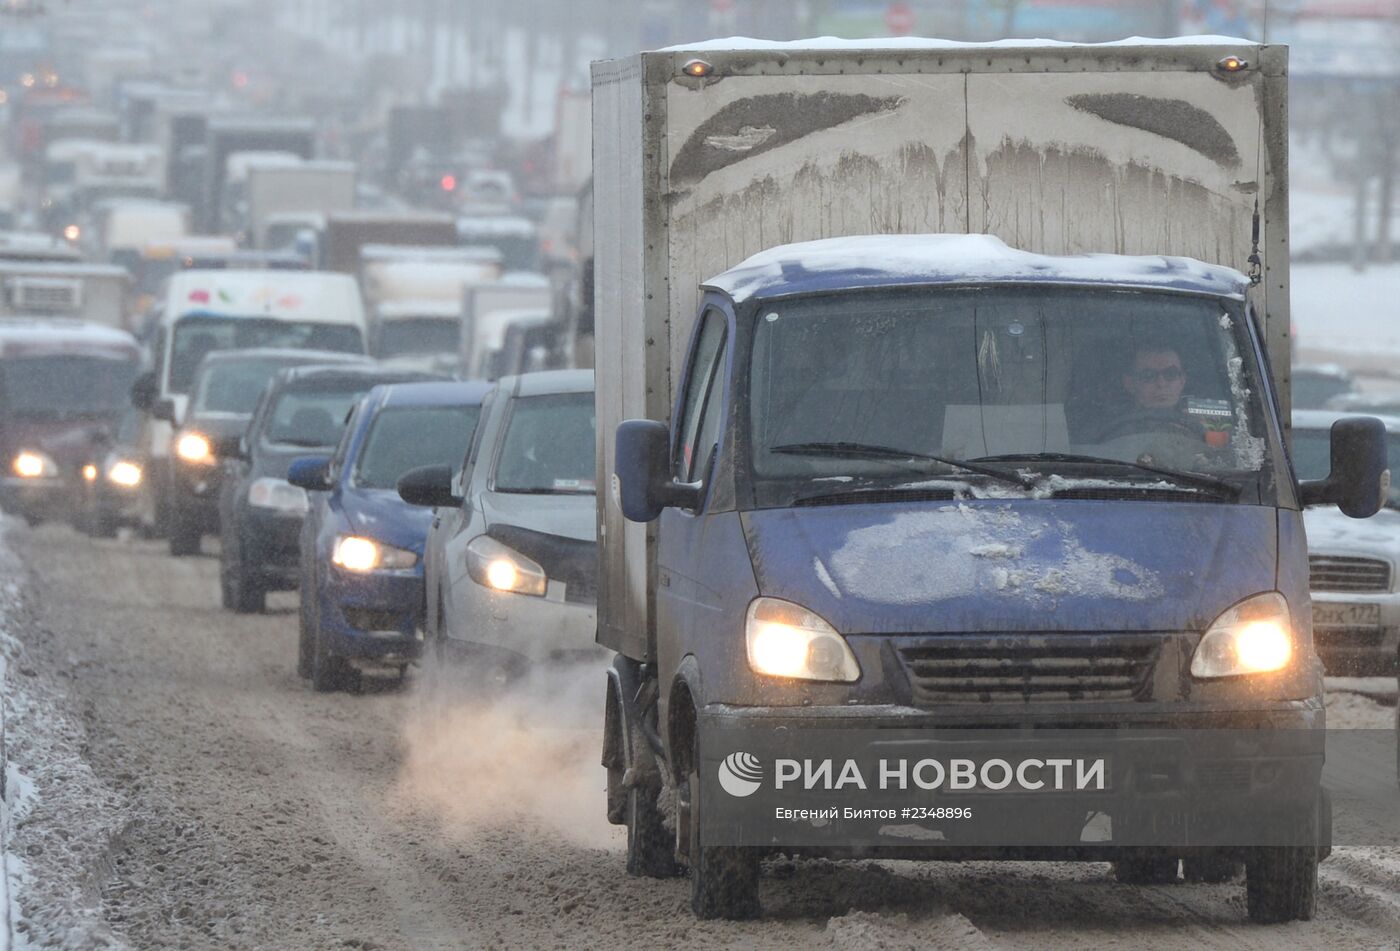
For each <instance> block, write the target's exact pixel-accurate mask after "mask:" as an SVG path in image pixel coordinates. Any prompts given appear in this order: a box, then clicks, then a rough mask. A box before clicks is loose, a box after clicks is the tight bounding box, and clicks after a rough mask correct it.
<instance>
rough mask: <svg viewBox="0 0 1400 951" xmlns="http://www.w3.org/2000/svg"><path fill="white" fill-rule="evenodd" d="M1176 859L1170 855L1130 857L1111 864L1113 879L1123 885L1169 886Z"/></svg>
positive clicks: (1172, 880)
mask: <svg viewBox="0 0 1400 951" xmlns="http://www.w3.org/2000/svg"><path fill="white" fill-rule="evenodd" d="M1176 870H1177V859H1176V857H1175V856H1171V855H1154V854H1146V855H1131V856H1128V857H1127V858H1122V859H1119V860H1118V861H1116V862H1114V863H1113V877H1114V879H1115V880H1117V881H1118V882H1120V883H1122V884H1124V885H1170V884H1172V883H1173V882H1175V881H1176Z"/></svg>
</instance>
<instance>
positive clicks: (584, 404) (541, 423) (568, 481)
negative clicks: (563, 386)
mask: <svg viewBox="0 0 1400 951" xmlns="http://www.w3.org/2000/svg"><path fill="white" fill-rule="evenodd" d="M593 430H594V412H593V394H592V393H561V394H558V395H554V396H526V397H521V398H519V399H517V400H515V401H514V403H513V404H512V405H511V410H510V420H509V422H508V423H507V426H506V434H505V440H504V441H503V443H502V445H501V455H500V459H499V461H498V462H497V463H496V479H495V483H494V485H493V486H492V487H493V488H494V489H495V490H496V491H497V492H528V493H531V494H535V495H567V494H578V493H587V494H590V495H591V494H592V493H593V490H594V484H595V482H596V480H597V470H596V468H595V466H594V462H593V458H594V443H593Z"/></svg>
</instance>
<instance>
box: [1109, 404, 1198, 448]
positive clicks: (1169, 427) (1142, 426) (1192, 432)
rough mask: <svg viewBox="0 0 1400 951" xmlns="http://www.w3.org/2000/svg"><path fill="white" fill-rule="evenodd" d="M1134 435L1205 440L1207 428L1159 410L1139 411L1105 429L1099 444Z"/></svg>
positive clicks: (1119, 419) (1122, 417) (1113, 422)
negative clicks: (1167, 434) (1166, 435)
mask: <svg viewBox="0 0 1400 951" xmlns="http://www.w3.org/2000/svg"><path fill="white" fill-rule="evenodd" d="M1132 433H1171V434H1173V435H1176V436H1189V437H1190V438H1192V439H1196V440H1201V441H1204V440H1205V427H1202V426H1197V425H1196V424H1193V423H1192V422H1191V421H1190V420H1185V419H1182V418H1181V417H1179V416H1176V415H1174V414H1165V413H1162V412H1161V411H1158V410H1137V411H1135V412H1132V413H1128V414H1127V415H1126V416H1120V417H1118V418H1117V419H1115V420H1113V421H1112V422H1110V423H1109V424H1108V425H1107V426H1105V427H1104V429H1103V431H1102V432H1100V433H1099V442H1108V441H1109V440H1111V439H1117V438H1118V437H1119V436H1127V435H1129V434H1132Z"/></svg>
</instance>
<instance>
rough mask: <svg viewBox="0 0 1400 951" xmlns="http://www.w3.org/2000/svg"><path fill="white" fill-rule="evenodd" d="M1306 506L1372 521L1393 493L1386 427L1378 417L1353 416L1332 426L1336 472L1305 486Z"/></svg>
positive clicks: (1333, 457) (1304, 500) (1333, 458)
mask: <svg viewBox="0 0 1400 951" xmlns="http://www.w3.org/2000/svg"><path fill="white" fill-rule="evenodd" d="M1301 488H1302V493H1303V505H1305V506H1307V505H1327V504H1335V505H1336V506H1337V508H1339V509H1341V510H1342V513H1343V514H1344V515H1350V516H1351V517H1352V518H1370V517H1371V516H1372V515H1375V514H1376V513H1377V512H1379V511H1380V509H1381V506H1382V505H1384V504H1385V501H1386V497H1387V496H1388V495H1389V493H1390V469H1389V468H1388V467H1387V463H1386V453H1385V424H1384V423H1382V422H1381V421H1380V420H1379V419H1376V418H1375V417H1374V416H1352V417H1349V418H1347V419H1339V420H1337V421H1336V422H1335V423H1333V424H1332V471H1331V472H1329V473H1328V474H1327V478H1325V479H1317V480H1314V481H1311V482H1304V483H1303V484H1302V486H1301Z"/></svg>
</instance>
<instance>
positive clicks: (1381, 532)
mask: <svg viewBox="0 0 1400 951" xmlns="http://www.w3.org/2000/svg"><path fill="white" fill-rule="evenodd" d="M1303 525H1304V528H1305V529H1306V531H1307V534H1308V551H1309V552H1310V553H1325V554H1330V555H1363V556H1367V557H1371V558H1385V559H1387V560H1389V561H1390V562H1392V563H1397V562H1400V512H1397V511H1395V510H1394V509H1381V510H1380V511H1379V512H1377V513H1376V514H1375V515H1373V516H1371V517H1370V518H1350V517H1348V516H1346V515H1343V514H1342V513H1341V510H1339V509H1337V508H1335V507H1334V506H1331V505H1324V506H1319V507H1318V508H1311V509H1307V510H1306V511H1304V512H1303Z"/></svg>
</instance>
